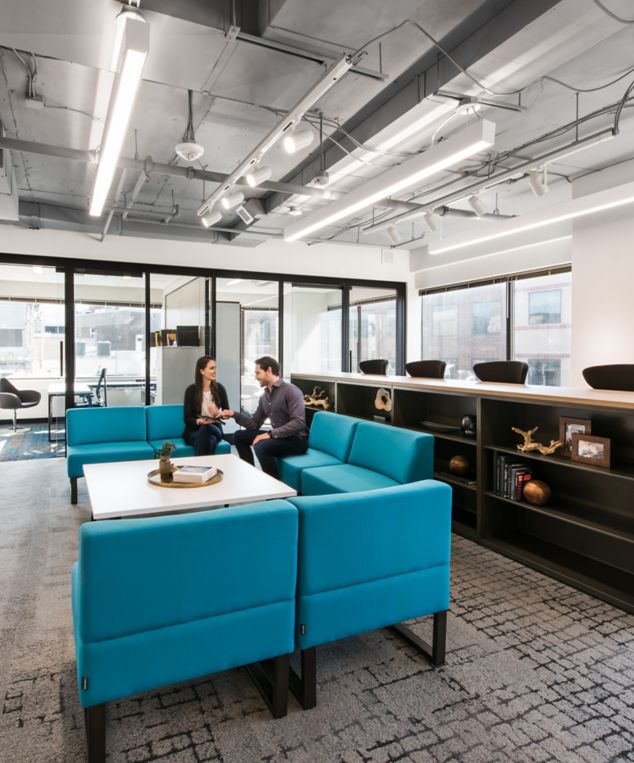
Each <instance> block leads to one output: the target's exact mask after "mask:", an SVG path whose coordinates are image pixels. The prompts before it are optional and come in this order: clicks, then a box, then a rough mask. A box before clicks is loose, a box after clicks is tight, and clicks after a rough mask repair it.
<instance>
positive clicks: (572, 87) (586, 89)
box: [542, 66, 634, 93]
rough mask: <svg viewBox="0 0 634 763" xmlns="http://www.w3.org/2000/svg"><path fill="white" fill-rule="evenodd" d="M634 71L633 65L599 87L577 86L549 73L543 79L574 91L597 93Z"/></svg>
mask: <svg viewBox="0 0 634 763" xmlns="http://www.w3.org/2000/svg"><path fill="white" fill-rule="evenodd" d="M632 72H634V66H632V67H631V68H630V69H628V70H627V71H625V72H623V74H621V75H620V76H619V77H617V78H616V79H613V80H611V81H610V82H606V83H605V84H604V85H598V86H597V87H576V86H575V85H569V84H568V83H567V82H562V81H561V80H560V79H557V77H551V76H550V75H549V74H546V75H544V76H543V77H542V79H543V80H545V79H546V80H550V82H556V83H557V84H558V85H561V86H562V87H565V88H567V89H568V90H572V91H573V92H574V93H596V92H597V90H603V89H605V88H606V87H610V86H611V85H615V84H616V83H617V82H620V81H621V80H622V79H624V78H625V77H627V75H628V74H631V73H632Z"/></svg>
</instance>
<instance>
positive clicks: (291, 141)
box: [282, 125, 315, 154]
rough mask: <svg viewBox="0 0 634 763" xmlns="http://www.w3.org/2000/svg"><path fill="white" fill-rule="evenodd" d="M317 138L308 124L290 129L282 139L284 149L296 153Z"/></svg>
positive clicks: (289, 152)
mask: <svg viewBox="0 0 634 763" xmlns="http://www.w3.org/2000/svg"><path fill="white" fill-rule="evenodd" d="M314 139H315V133H314V132H313V131H312V130H311V129H310V127H308V126H307V125H306V126H304V127H296V128H295V129H292V130H290V131H289V132H288V133H287V134H286V135H285V136H284V140H283V141H282V145H283V146H284V150H285V151H286V152H287V153H288V154H295V153H297V151H301V150H302V148H307V147H308V146H310V144H311V143H312V142H313V140H314Z"/></svg>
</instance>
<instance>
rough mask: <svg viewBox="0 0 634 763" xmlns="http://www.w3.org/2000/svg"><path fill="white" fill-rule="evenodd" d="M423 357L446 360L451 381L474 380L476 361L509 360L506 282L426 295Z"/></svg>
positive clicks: (423, 321) (423, 306)
mask: <svg viewBox="0 0 634 763" xmlns="http://www.w3.org/2000/svg"><path fill="white" fill-rule="evenodd" d="M422 299H423V302H422V338H423V341H422V348H421V350H422V354H421V357H422V358H424V359H427V360H444V361H445V363H446V364H447V368H446V369H445V376H446V377H447V378H448V379H474V378H475V377H474V375H473V358H482V359H485V358H486V359H487V360H489V359H491V360H504V358H505V357H506V321H505V315H506V307H505V306H506V286H505V284H503V283H501V284H500V283H496V284H487V285H486V286H474V287H468V288H464V289H455V290H452V291H449V292H435V293H431V294H424V295H423V298H422Z"/></svg>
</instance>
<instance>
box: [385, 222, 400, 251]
mask: <svg viewBox="0 0 634 763" xmlns="http://www.w3.org/2000/svg"><path fill="white" fill-rule="evenodd" d="M385 231H386V233H387V237H388V238H389V239H390V241H391V242H392V243H393V244H394V246H396V245H397V244H400V243H401V235H400V233H399V232H398V231H397V230H396V227H395V226H394V225H388V226H387V228H386V229H385Z"/></svg>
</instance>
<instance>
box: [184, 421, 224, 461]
mask: <svg viewBox="0 0 634 763" xmlns="http://www.w3.org/2000/svg"><path fill="white" fill-rule="evenodd" d="M222 439H223V437H222V428H221V427H220V425H219V424H201V425H200V426H199V427H198V429H197V430H196V431H195V432H192V433H191V434H190V435H189V442H188V445H191V446H192V447H193V448H194V451H195V453H196V455H197V456H213V454H214V453H215V452H216V446H217V445H218V443H219V442H220V441H221V440H222Z"/></svg>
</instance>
